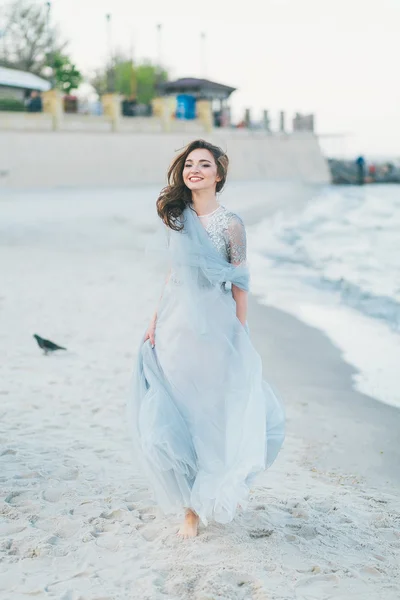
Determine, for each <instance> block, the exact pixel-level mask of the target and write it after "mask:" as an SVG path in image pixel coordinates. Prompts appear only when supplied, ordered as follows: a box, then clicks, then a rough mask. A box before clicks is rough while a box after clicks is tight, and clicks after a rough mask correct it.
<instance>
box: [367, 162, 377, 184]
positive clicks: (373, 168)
mask: <svg viewBox="0 0 400 600" xmlns="http://www.w3.org/2000/svg"><path fill="white" fill-rule="evenodd" d="M368 175H369V178H370V181H375V180H376V166H375V165H369V167H368Z"/></svg>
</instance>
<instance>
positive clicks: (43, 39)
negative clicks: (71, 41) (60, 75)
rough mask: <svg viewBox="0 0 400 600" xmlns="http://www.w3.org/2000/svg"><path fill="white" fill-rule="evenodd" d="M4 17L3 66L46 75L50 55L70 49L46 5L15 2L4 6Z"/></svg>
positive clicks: (0, 50) (0, 49) (30, 0)
mask: <svg viewBox="0 0 400 600" xmlns="http://www.w3.org/2000/svg"><path fill="white" fill-rule="evenodd" d="M1 17H2V18H1V20H2V22H3V24H4V25H3V28H2V29H3V31H2V40H1V44H0V64H1V65H2V66H4V67H10V68H13V69H21V70H22V71H29V72H30V73H35V74H36V75H40V76H43V74H44V71H45V70H46V66H48V56H49V55H51V54H52V55H55V54H58V53H61V52H62V51H63V50H64V48H65V46H66V42H63V41H60V39H61V36H60V33H59V31H58V29H57V27H54V26H51V25H50V23H49V7H48V6H46V3H45V2H41V3H39V4H38V3H36V2H35V1H34V0H13V1H12V2H10V3H9V4H7V5H6V6H5V7H3V10H2V11H1Z"/></svg>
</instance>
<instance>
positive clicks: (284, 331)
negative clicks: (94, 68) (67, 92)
mask: <svg viewBox="0 0 400 600" xmlns="http://www.w3.org/2000/svg"><path fill="white" fill-rule="evenodd" d="M158 190H159V186H158V187H154V186H146V187H140V188H133V189H126V188H125V189H123V188H121V189H116V190H104V189H103V190H54V191H51V190H50V191H49V190H47V191H45V192H40V191H36V192H13V193H8V194H6V193H3V195H2V197H1V198H0V211H1V214H2V217H1V221H0V272H1V281H0V353H1V357H2V360H1V362H0V401H1V403H0V414H1V418H0V465H1V470H0V511H1V520H0V556H1V562H0V598H4V600H20V599H21V600H22V599H24V598H30V597H34V598H37V599H39V600H42V599H45V598H46V599H47V598H57V599H61V600H128V599H138V600H139V599H140V600H221V599H222V600H331V599H334V600H339V599H340V600H350V599H351V600H353V599H360V600H398V599H399V598H400V569H399V564H400V468H399V465H400V444H399V431H400V411H399V410H398V409H396V408H395V407H391V406H388V405H385V404H383V403H380V402H378V401H377V400H375V399H374V398H370V397H368V396H365V395H363V394H361V393H359V392H357V391H354V388H353V385H352V374H353V371H354V370H353V367H351V366H350V365H348V364H346V363H345V362H344V360H343V358H342V355H341V353H340V351H339V350H338V349H337V348H336V347H335V346H334V345H333V344H332V343H331V342H330V341H329V339H328V338H327V337H326V335H325V334H323V333H321V332H320V331H318V330H317V329H314V328H312V327H309V326H308V325H305V324H303V323H301V322H300V321H298V320H297V319H296V318H294V317H293V316H290V315H288V314H286V313H284V312H281V311H279V310H277V309H274V308H271V307H267V306H263V305H262V304H261V303H260V302H258V301H257V298H256V297H255V296H253V297H252V298H251V301H250V311H249V324H250V330H251V335H252V338H253V341H254V344H255V346H256V347H257V349H258V351H259V352H260V354H261V356H262V358H263V365H264V374H265V377H266V378H267V379H269V380H270V381H271V383H272V384H273V385H274V386H275V387H276V388H277V389H278V390H279V392H280V395H281V396H282V397H283V400H284V404H285V407H286V412H287V438H286V440H285V444H284V447H283V449H282V451H281V454H280V456H279V457H278V459H277V461H276V462H275V464H274V465H273V467H272V468H271V469H270V470H269V471H268V472H266V473H265V474H263V475H262V476H260V478H259V479H258V480H257V482H256V484H255V485H254V488H253V489H252V491H251V495H250V502H249V507H248V510H247V511H246V512H241V513H240V514H238V516H237V519H236V520H235V521H234V522H233V523H231V524H229V525H227V526H221V525H215V524H211V525H210V526H209V527H208V528H207V529H205V528H202V529H201V530H200V535H199V537H198V538H196V539H195V540H190V541H181V540H179V539H178V538H177V537H176V535H175V533H176V530H177V527H178V521H176V520H174V519H170V518H168V519H167V518H165V517H163V515H162V514H160V512H159V511H158V509H157V507H156V505H155V504H154V502H153V500H152V498H151V493H150V491H149V490H148V488H147V486H146V482H145V481H144V479H143V477H142V475H141V474H139V473H138V472H137V471H136V469H135V465H134V464H133V462H132V455H131V445H130V439H129V431H128V427H127V422H126V412H125V404H126V398H127V394H128V391H129V386H130V381H131V376H132V372H133V369H134V365H135V359H136V351H137V347H138V344H139V341H140V337H141V335H142V333H143V331H144V329H145V326H146V323H147V319H148V317H149V316H150V314H151V313H152V311H153V309H154V305H155V303H156V299H157V296H158V294H159V290H160V283H161V281H159V280H157V274H155V273H154V271H153V270H151V269H149V268H148V267H149V262H148V260H149V259H148V257H146V255H145V253H144V248H145V246H146V243H147V240H148V238H149V235H151V233H152V230H153V226H154V221H155V217H154V202H155V198H156V195H157V192H158ZM289 191H290V193H289ZM294 191H295V192H296V193H294ZM309 193H310V191H309V189H307V190H306V189H303V188H300V187H299V186H297V187H296V190H294V189H293V186H292V187H291V186H290V184H288V185H287V186H286V187H282V188H279V189H278V188H275V193H274V194H273V195H272V194H270V189H269V187H268V186H267V184H263V183H262V182H258V183H257V182H252V183H248V184H244V183H240V184H239V183H238V184H232V185H231V186H229V187H228V188H227V191H226V192H225V193H224V196H223V203H224V204H226V206H229V207H230V208H232V209H233V210H236V211H237V212H239V214H241V215H242V216H243V218H244V219H245V222H246V224H249V225H251V224H252V223H256V222H257V221H258V220H259V219H260V218H263V217H265V216H267V215H268V214H271V213H272V212H273V211H274V210H276V209H277V208H278V207H279V208H282V202H286V205H287V210H294V209H295V208H296V207H300V206H301V205H302V203H304V202H306V201H307V199H308V197H309ZM288 199H290V200H288ZM294 199H295V200H294ZM160 277H161V275H160ZM34 333H38V334H40V335H42V336H43V337H45V338H49V339H51V340H53V341H55V342H57V343H59V344H61V345H62V346H65V347H66V348H67V351H65V352H59V353H57V354H54V355H51V356H44V355H43V354H42V352H41V351H40V350H39V348H38V347H37V345H36V343H35V340H34V339H33V337H32V335H33V334H34Z"/></svg>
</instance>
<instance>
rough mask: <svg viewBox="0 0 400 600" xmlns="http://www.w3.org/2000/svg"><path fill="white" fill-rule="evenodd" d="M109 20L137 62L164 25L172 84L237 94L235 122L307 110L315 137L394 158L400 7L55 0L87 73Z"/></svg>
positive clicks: (399, 147)
mask: <svg viewBox="0 0 400 600" xmlns="http://www.w3.org/2000/svg"><path fill="white" fill-rule="evenodd" d="M37 1H38V2H39V1H40V0H37ZM0 2H2V3H4V0H0ZM141 5H144V8H140V7H141ZM107 13H111V15H112V22H111V27H112V43H113V47H114V49H115V50H118V49H119V50H124V51H127V52H129V51H130V49H131V48H133V52H134V57H135V58H136V59H142V58H146V57H147V58H150V59H152V60H157V56H158V43H157V39H158V38H157V24H162V35H161V41H162V43H161V59H162V63H163V65H164V66H166V67H167V68H168V70H169V72H170V75H171V77H172V78H177V77H183V76H194V77H207V78H208V79H212V80H215V81H218V82H221V83H226V84H228V85H232V86H234V87H237V88H238V91H237V92H235V93H234V94H233V95H232V97H231V106H232V109H233V114H234V116H235V117H236V118H239V117H240V116H241V114H242V112H243V110H244V108H245V107H250V108H251V109H252V112H253V114H254V116H255V117H258V116H259V115H260V114H261V110H262V109H263V108H268V109H270V110H271V111H273V112H274V113H277V111H278V110H279V109H282V110H287V111H288V112H289V114H292V113H293V112H295V111H300V112H302V111H303V112H315V113H316V119H317V130H318V132H319V133H323V134H328V133H329V134H332V133H336V134H340V133H347V134H351V135H349V136H348V137H345V138H338V139H336V140H335V141H334V142H333V141H332V143H334V144H335V147H336V149H337V150H342V151H343V152H346V151H347V152H360V151H363V152H366V153H370V154H371V153H372V154H394V155H396V156H400V81H399V71H400V41H399V40H400V35H399V31H400V0H379V2H377V1H373V0H333V1H330V0H239V1H238V0H197V1H195V2H192V1H190V0H185V1H183V0H150V1H149V2H139V1H138V0H132V1H128V0H53V1H52V19H53V21H54V22H58V23H59V24H60V26H61V30H62V32H63V34H64V35H65V37H66V38H67V39H69V40H70V47H69V48H70V52H71V54H72V55H73V58H74V60H75V61H76V62H77V64H78V66H79V67H80V68H81V70H83V71H85V72H88V71H90V69H92V68H94V67H96V66H98V65H100V64H102V62H104V60H105V58H106V56H107V52H108V44H107V26H106V18H105V15H106V14H107ZM202 32H204V33H205V34H206V39H205V43H204V46H203V47H204V48H205V52H202V43H201V33H202ZM204 55H205V56H204Z"/></svg>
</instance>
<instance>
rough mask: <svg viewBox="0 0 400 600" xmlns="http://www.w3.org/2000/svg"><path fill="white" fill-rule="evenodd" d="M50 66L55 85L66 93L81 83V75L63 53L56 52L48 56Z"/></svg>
mask: <svg viewBox="0 0 400 600" xmlns="http://www.w3.org/2000/svg"><path fill="white" fill-rule="evenodd" d="M48 62H49V63H50V66H51V67H52V69H53V77H54V80H55V85H56V86H57V87H58V88H59V89H60V90H61V91H62V92H65V93H66V94H70V93H71V90H74V89H76V88H77V87H79V84H80V83H82V80H83V78H82V75H81V73H80V72H79V71H78V69H77V68H76V66H75V65H74V64H73V63H72V62H71V59H70V58H69V57H68V56H66V55H65V54H61V53H57V54H55V55H53V56H50V57H49V61H48Z"/></svg>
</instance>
